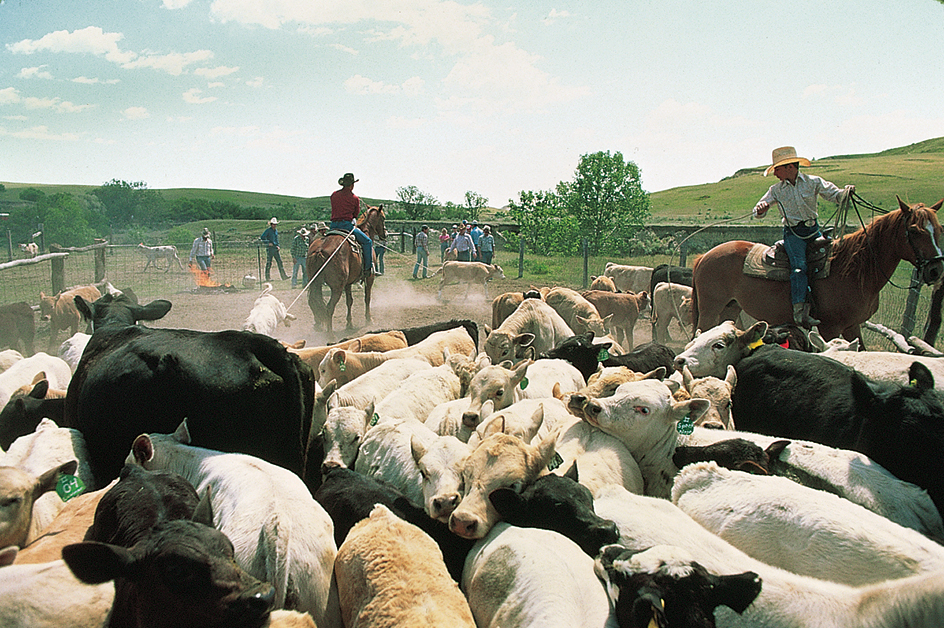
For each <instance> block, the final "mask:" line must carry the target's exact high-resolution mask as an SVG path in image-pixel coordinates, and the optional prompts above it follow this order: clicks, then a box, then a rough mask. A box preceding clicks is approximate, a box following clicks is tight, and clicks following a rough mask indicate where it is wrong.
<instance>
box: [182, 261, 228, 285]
mask: <svg viewBox="0 0 944 628" xmlns="http://www.w3.org/2000/svg"><path fill="white" fill-rule="evenodd" d="M189 270H190V273H191V274H192V275H193V279H194V281H196V282H197V285H198V286H201V287H204V288H216V287H218V286H220V285H222V284H220V283H219V282H217V281H214V280H213V279H211V278H210V275H212V274H213V270H212V269H207V270H202V269H201V268H200V267H199V266H196V265H194V266H190V267H189Z"/></svg>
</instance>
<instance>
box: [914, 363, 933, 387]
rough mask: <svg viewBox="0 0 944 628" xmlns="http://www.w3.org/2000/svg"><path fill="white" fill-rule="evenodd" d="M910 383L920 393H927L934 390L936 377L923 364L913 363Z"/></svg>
mask: <svg viewBox="0 0 944 628" xmlns="http://www.w3.org/2000/svg"><path fill="white" fill-rule="evenodd" d="M908 381H909V382H911V385H912V386H914V387H915V388H916V389H917V390H918V391H919V392H922V393H923V392H927V391H929V390H931V389H933V388H934V375H932V374H931V371H930V369H928V367H927V366H925V365H924V364H922V363H921V362H912V363H911V366H910V367H909V368H908Z"/></svg>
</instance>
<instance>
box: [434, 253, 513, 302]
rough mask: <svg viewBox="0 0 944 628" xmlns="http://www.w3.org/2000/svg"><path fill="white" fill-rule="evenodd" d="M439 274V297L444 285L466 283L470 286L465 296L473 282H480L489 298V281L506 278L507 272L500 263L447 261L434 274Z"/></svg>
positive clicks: (466, 293) (467, 294)
mask: <svg viewBox="0 0 944 628" xmlns="http://www.w3.org/2000/svg"><path fill="white" fill-rule="evenodd" d="M439 273H442V274H441V275H439V298H440V299H441V298H442V290H443V286H448V285H450V284H454V283H465V284H468V287H467V288H466V291H465V296H466V297H468V296H469V290H471V289H472V284H473V283H480V284H482V287H483V288H484V289H485V298H486V299H487V298H488V282H489V281H491V280H492V279H504V278H505V273H504V272H503V271H502V269H501V266H499V265H498V264H483V263H482V262H445V263H444V264H443V265H442V267H440V269H439V270H437V271H436V272H435V273H433V276H436V275H437V274H439Z"/></svg>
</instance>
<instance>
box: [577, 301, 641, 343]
mask: <svg viewBox="0 0 944 628" xmlns="http://www.w3.org/2000/svg"><path fill="white" fill-rule="evenodd" d="M580 294H581V295H582V296H583V297H584V298H585V299H586V300H587V301H589V302H590V303H592V304H593V306H594V307H595V308H596V309H597V311H598V312H599V313H600V316H602V317H604V318H606V317H608V316H612V318H611V319H610V323H609V325H610V328H611V329H612V330H613V336H614V338H615V339H616V342H618V343H619V344H620V345H622V346H623V347H624V348H625V349H627V350H629V349H632V348H633V345H634V344H635V341H634V340H633V334H634V333H635V329H636V321H637V320H638V318H639V315H640V314H642V313H643V312H645V311H646V310H648V309H649V294H648V293H647V292H646V291H645V290H643V291H640V292H624V293H619V294H617V293H615V292H609V291H607V290H584V291H583V292H581V293H580Z"/></svg>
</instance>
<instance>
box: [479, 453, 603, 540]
mask: <svg viewBox="0 0 944 628" xmlns="http://www.w3.org/2000/svg"><path fill="white" fill-rule="evenodd" d="M488 499H489V501H490V502H492V506H494V507H495V510H497V511H498V512H499V514H501V517H502V520H503V521H505V522H507V523H509V524H511V525H513V526H518V527H521V528H544V529H545V530H553V531H555V532H559V533H560V534H563V535H564V536H566V537H567V538H569V539H570V540H571V541H573V542H574V543H576V544H577V545H579V546H580V549H582V550H583V551H584V553H586V554H588V555H589V556H596V555H597V554H599V553H600V548H601V547H603V546H604V545H608V544H610V543H615V542H616V541H617V540H619V535H620V533H619V530H618V529H617V528H616V524H615V523H613V522H612V521H609V520H608V519H603V518H602V517H599V516H598V515H597V514H596V513H595V512H594V511H593V495H592V494H591V493H590V489H588V488H587V487H586V486H584V485H582V484H578V483H577V463H574V464H573V465H571V467H570V469H568V471H567V473H565V474H564V475H563V476H560V475H555V474H553V473H549V474H547V475H544V476H541V477H539V478H538V479H537V480H535V481H534V482H533V483H532V484H530V485H528V486H527V487H526V488H525V489H524V491H522V492H521V493H516V492H515V491H514V490H513V489H511V488H500V489H497V490H494V491H492V492H491V494H490V495H489V496H488Z"/></svg>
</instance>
